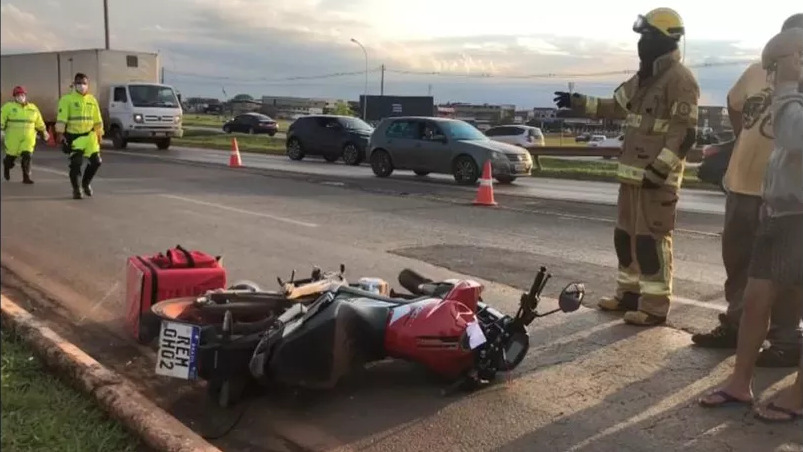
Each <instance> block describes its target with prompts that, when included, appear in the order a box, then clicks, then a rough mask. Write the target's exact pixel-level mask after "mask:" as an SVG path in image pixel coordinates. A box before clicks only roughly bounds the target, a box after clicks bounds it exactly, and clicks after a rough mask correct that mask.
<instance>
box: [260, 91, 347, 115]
mask: <svg viewBox="0 0 803 452" xmlns="http://www.w3.org/2000/svg"><path fill="white" fill-rule="evenodd" d="M330 104H333V102H332V101H330V100H326V99H315V98H309V97H288V96H262V113H265V114H266V115H268V116H271V117H274V118H278V119H284V118H291V117H295V116H297V115H310V114H321V113H323V111H324V109H326V108H327V106H328V105H330Z"/></svg>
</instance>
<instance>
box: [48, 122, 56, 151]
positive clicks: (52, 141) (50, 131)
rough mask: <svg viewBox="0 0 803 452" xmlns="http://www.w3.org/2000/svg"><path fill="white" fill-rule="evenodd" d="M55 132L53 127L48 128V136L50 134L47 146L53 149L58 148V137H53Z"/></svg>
mask: <svg viewBox="0 0 803 452" xmlns="http://www.w3.org/2000/svg"><path fill="white" fill-rule="evenodd" d="M53 132H54V130H53V128H52V127H48V128H47V134H48V137H47V145H48V146H50V147H52V148H54V147H56V137H54V136H53V135H55V134H54V133H53Z"/></svg>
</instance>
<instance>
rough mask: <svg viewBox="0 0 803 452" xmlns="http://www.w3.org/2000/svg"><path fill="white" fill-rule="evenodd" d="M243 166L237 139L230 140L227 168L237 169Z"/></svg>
mask: <svg viewBox="0 0 803 452" xmlns="http://www.w3.org/2000/svg"><path fill="white" fill-rule="evenodd" d="M241 166H243V162H242V160H240V147H239V146H237V138H235V137H232V138H231V156H230V157H229V168H239V167H241Z"/></svg>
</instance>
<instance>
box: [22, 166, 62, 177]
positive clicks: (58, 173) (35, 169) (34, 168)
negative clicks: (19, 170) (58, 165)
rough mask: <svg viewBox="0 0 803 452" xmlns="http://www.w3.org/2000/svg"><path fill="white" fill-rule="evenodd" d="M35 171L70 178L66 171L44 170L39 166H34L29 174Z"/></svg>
mask: <svg viewBox="0 0 803 452" xmlns="http://www.w3.org/2000/svg"><path fill="white" fill-rule="evenodd" d="M37 171H42V172H44V173H50V174H57V175H59V176H64V177H70V175H69V174H68V173H67V172H66V171H59V170H54V169H51V168H44V167H41V166H34V167H33V168H31V173H35V172H37Z"/></svg>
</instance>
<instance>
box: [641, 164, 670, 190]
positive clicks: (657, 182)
mask: <svg viewBox="0 0 803 452" xmlns="http://www.w3.org/2000/svg"><path fill="white" fill-rule="evenodd" d="M667 177H668V175H667V174H663V173H661V172H660V171H658V170H657V169H656V168H655V167H654V166H652V165H647V167H646V168H644V178H643V179H642V180H641V187H642V188H647V189H650V188H661V186H663V185H664V184H665V183H666V179H667Z"/></svg>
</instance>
